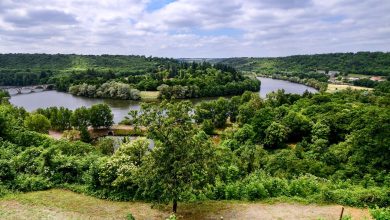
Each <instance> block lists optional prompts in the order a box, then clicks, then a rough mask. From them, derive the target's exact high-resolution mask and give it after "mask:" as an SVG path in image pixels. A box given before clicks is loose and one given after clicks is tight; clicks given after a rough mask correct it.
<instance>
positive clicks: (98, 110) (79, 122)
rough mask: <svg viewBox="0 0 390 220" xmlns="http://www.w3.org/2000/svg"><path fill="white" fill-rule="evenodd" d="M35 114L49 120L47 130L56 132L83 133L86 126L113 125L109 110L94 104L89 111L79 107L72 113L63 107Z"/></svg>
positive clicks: (40, 110)
mask: <svg viewBox="0 0 390 220" xmlns="http://www.w3.org/2000/svg"><path fill="white" fill-rule="evenodd" d="M36 112H37V113H38V115H43V116H44V117H45V118H46V119H48V120H49V128H48V129H52V130H56V131H64V130H69V129H72V128H76V129H78V130H80V131H83V130H85V129H87V128H88V126H92V127H94V128H101V127H103V128H109V127H111V126H112V125H113V123H114V122H113V115H112V113H111V109H110V107H109V106H108V105H107V104H95V105H93V106H92V107H91V108H89V109H88V108H86V107H80V108H77V109H76V110H74V111H72V110H69V109H67V108H64V107H60V108H57V107H50V108H46V109H41V108H40V109H37V110H36ZM32 130H34V129H32Z"/></svg>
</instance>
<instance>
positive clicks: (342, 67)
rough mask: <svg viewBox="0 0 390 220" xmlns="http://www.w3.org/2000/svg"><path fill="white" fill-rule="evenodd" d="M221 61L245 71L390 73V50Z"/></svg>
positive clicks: (227, 59) (242, 58)
mask: <svg viewBox="0 0 390 220" xmlns="http://www.w3.org/2000/svg"><path fill="white" fill-rule="evenodd" d="M215 61H216V60H213V62H215ZM218 61H219V63H223V64H227V65H230V66H233V67H235V68H237V69H238V70H241V71H255V72H257V73H277V72H308V71H317V70H321V71H339V72H341V73H342V74H350V73H355V74H365V75H384V76H386V75H390V53H389V52H387V53H383V52H358V53H330V54H315V55H295V56H288V57H274V58H254V57H241V58H226V59H218ZM210 62H211V61H210Z"/></svg>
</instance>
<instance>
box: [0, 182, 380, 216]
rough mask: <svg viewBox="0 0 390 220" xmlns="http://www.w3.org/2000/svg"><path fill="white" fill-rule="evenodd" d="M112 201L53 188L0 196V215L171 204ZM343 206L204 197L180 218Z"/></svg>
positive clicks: (104, 212)
mask: <svg viewBox="0 0 390 220" xmlns="http://www.w3.org/2000/svg"><path fill="white" fill-rule="evenodd" d="M151 206H152V204H149V203H144V202H115V201H108V200H102V199H97V198H94V197H91V196H86V195H82V194H77V193H74V192H71V191H68V190H62V189H52V190H47V191H37V192H31V193H24V194H13V195H9V196H6V197H4V198H1V199H0V218H1V219H126V216H127V215H128V214H129V213H131V214H132V215H133V216H134V217H135V219H137V220H140V219H165V218H166V217H168V216H169V215H170V208H171V207H170V206H165V205H162V206H157V207H155V208H152V207H151ZM341 210H342V206H340V205H315V204H301V203H297V202H276V201H274V202H273V203H269V202H267V203H266V202H245V201H206V202H196V203H180V204H179V208H178V216H179V217H180V219H292V220H294V219H324V220H325V219H326V220H327V219H329V220H330V219H339V217H340V213H341ZM343 216H350V217H352V219H372V218H371V217H370V214H369V211H368V209H359V208H351V207H345V210H344V214H343Z"/></svg>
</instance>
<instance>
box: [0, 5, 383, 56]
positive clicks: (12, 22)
mask: <svg viewBox="0 0 390 220" xmlns="http://www.w3.org/2000/svg"><path fill="white" fill-rule="evenodd" d="M357 51H385V52H386V51H390V0H0V53H52V54H53V53H54V54H55V53H67V54H69V53H75V54H134V55H146V56H160V57H177V58H179V57H187V58H195V57H198V58H200V57H207V58H215V57H269V56H288V55H295V54H314V53H331V52H357Z"/></svg>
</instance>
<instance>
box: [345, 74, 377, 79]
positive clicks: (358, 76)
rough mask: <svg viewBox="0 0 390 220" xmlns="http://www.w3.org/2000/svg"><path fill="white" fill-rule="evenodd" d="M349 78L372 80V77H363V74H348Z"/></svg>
mask: <svg viewBox="0 0 390 220" xmlns="http://www.w3.org/2000/svg"><path fill="white" fill-rule="evenodd" d="M348 77H357V78H361V79H363V78H370V77H372V76H371V75H363V74H355V73H350V74H348Z"/></svg>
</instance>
